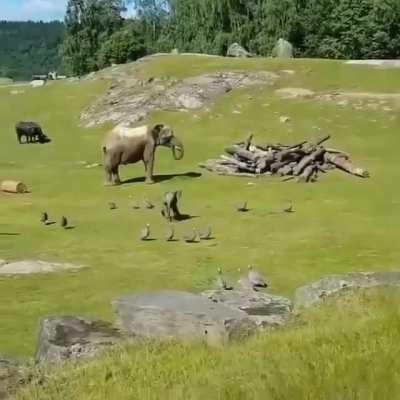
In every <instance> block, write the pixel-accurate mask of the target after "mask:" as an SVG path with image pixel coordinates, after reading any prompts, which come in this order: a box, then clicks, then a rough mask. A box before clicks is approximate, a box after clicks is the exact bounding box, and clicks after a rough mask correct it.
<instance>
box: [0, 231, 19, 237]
mask: <svg viewBox="0 0 400 400" xmlns="http://www.w3.org/2000/svg"><path fill="white" fill-rule="evenodd" d="M19 235H20V233H9V232H0V236H19Z"/></svg>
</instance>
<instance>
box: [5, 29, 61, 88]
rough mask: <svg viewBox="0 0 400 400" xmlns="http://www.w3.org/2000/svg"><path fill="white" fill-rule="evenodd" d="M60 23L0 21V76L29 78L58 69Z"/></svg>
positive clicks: (18, 78) (19, 78) (59, 63)
mask: <svg viewBox="0 0 400 400" xmlns="http://www.w3.org/2000/svg"><path fill="white" fill-rule="evenodd" d="M63 37H64V24H63V23H61V22H58V21H54V22H48V23H45V22H31V21H29V22H8V21H0V77H8V78H12V79H15V80H26V79H30V77H31V76H32V75H33V74H45V73H47V72H48V71H51V70H59V69H60V65H61V57H60V54H59V47H60V44H61V43H62V40H63Z"/></svg>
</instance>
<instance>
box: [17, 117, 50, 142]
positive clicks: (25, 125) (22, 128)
mask: <svg viewBox="0 0 400 400" xmlns="http://www.w3.org/2000/svg"><path fill="white" fill-rule="evenodd" d="M15 131H16V133H17V139H18V142H19V143H21V144H22V143H35V142H38V143H48V142H50V139H49V138H48V137H47V136H46V135H45V134H44V133H43V131H42V128H41V127H40V125H39V124H37V123H36V122H18V124H17V125H15ZM22 138H25V139H24V141H22Z"/></svg>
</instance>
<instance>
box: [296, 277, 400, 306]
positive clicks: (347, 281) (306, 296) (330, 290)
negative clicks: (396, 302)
mask: <svg viewBox="0 0 400 400" xmlns="http://www.w3.org/2000/svg"><path fill="white" fill-rule="evenodd" d="M379 286H400V271H392V272H354V273H350V274H344V275H330V276H327V277H325V278H322V279H321V280H319V281H317V282H314V283H312V284H310V285H306V286H302V287H300V288H298V289H297V290H296V292H295V297H294V307H295V309H296V310H299V309H302V308H309V307H313V306H316V305H318V304H320V303H322V302H323V301H324V299H325V298H327V297H331V296H335V295H338V294H341V293H343V292H346V291H348V290H354V289H363V288H373V287H379Z"/></svg>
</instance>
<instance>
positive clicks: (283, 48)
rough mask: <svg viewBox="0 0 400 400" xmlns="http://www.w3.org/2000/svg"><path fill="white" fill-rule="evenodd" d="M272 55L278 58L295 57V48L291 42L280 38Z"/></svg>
mask: <svg viewBox="0 0 400 400" xmlns="http://www.w3.org/2000/svg"><path fill="white" fill-rule="evenodd" d="M272 57H276V58H293V57H294V50H293V46H292V44H291V43H290V42H288V41H287V40H285V39H282V38H280V39H279V40H278V41H277V43H276V45H275V47H274V48H273V50H272Z"/></svg>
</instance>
